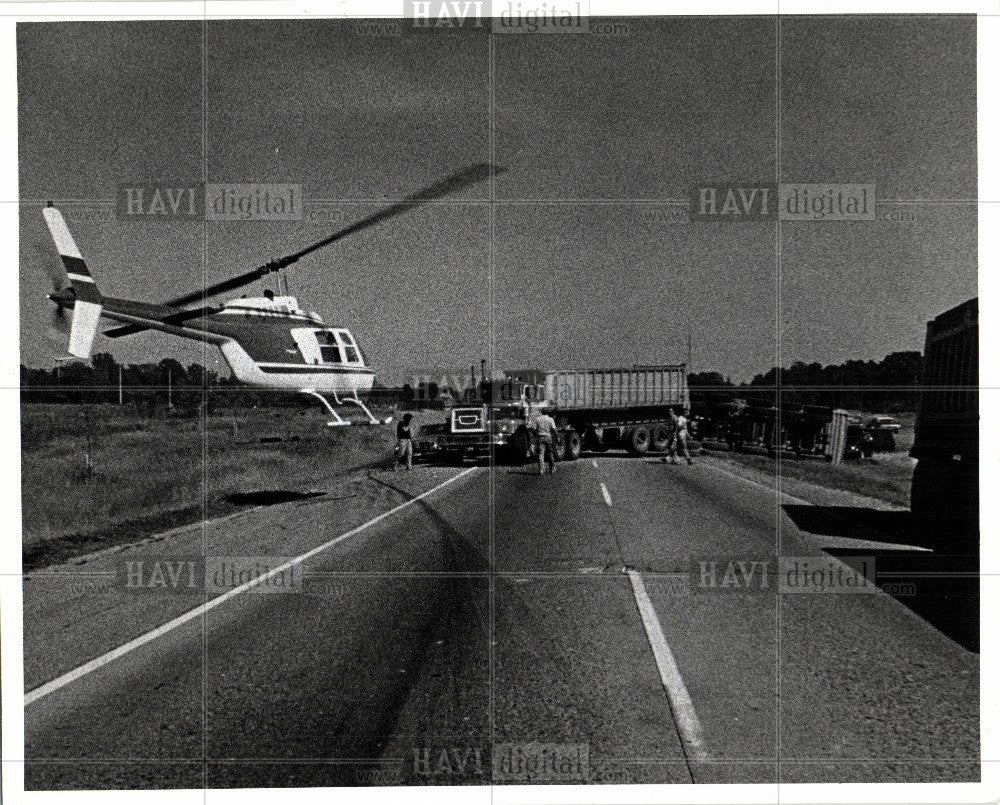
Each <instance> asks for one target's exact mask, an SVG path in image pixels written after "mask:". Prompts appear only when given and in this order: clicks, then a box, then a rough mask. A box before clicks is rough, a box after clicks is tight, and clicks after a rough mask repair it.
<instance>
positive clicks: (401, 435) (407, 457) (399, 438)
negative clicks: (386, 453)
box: [392, 414, 413, 472]
mask: <svg viewBox="0 0 1000 805" xmlns="http://www.w3.org/2000/svg"><path fill="white" fill-rule="evenodd" d="M412 421H413V414H404V415H403V418H402V419H401V420H400V422H399V424H397V425H396V460H395V462H394V463H393V465H392V471H393V472H396V470H398V469H399V465H400V464H402V463H403V462H404V461H405V462H406V469H407V470H412V469H413V426H412V425H411V424H410V423H411V422H412Z"/></svg>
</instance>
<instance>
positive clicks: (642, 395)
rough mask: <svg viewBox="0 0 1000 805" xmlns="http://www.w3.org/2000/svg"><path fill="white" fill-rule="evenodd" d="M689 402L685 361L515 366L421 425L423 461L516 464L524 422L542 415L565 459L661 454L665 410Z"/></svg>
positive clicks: (525, 445) (525, 454) (526, 438)
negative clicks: (486, 459)
mask: <svg viewBox="0 0 1000 805" xmlns="http://www.w3.org/2000/svg"><path fill="white" fill-rule="evenodd" d="M689 405H690V397H689V394H688V386H687V372H686V366H685V364H674V365H668V366H632V367H623V368H616V369H522V370H508V371H505V372H503V374H502V377H499V378H495V379H492V380H487V381H484V382H483V383H481V384H480V394H479V399H478V400H477V404H464V405H456V406H453V407H451V408H450V409H449V410H448V411H447V414H446V421H445V422H443V423H438V424H434V425H427V426H424V427H423V428H421V429H420V430H419V431H418V433H417V434H416V438H415V440H414V447H415V451H416V453H417V454H418V455H422V456H425V457H431V456H435V455H436V456H441V457H458V456H460V455H469V454H472V455H483V454H487V453H490V452H493V453H494V455H495V456H496V457H497V458H499V459H502V460H507V461H510V462H513V463H522V462H524V461H527V460H529V459H530V458H531V457H532V455H533V452H534V445H533V443H532V438H531V434H530V433H529V430H528V420H529V417H530V416H531V414H532V412H534V411H535V410H542V411H545V412H546V413H548V414H549V415H550V416H552V417H553V418H554V419H555V421H556V426H557V434H556V444H555V453H556V457H557V458H558V459H559V460H563V461H573V460H575V459H577V458H579V456H580V453H581V451H582V450H583V449H584V448H586V449H588V450H594V451H604V450H609V449H612V448H624V449H626V450H628V451H629V452H631V453H633V454H635V455H642V454H644V453H647V452H649V451H650V450H654V451H663V450H666V449H667V447H668V445H669V443H670V438H671V417H670V412H671V411H672V410H673V411H675V412H678V413H679V412H680V411H682V410H684V409H686V408H688V407H689Z"/></svg>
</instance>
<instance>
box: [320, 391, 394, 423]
mask: <svg viewBox="0 0 1000 805" xmlns="http://www.w3.org/2000/svg"><path fill="white" fill-rule="evenodd" d="M302 393H303V394H309V395H310V396H312V397H315V398H316V399H317V400H319V401H320V402H321V403H323V406H324V407H325V408H326V410H327V411H329V412H330V415H331V416H332V417H333V419H332V420H330V421H329V422H327V423H326V424H327V425H328V426H329V427H331V428H336V427H347V426H348V425H353V424H355V423H353V422H350V421H349V420H346V419H344V418H343V417H342V416H341V415H340V414H339V413H337V410H336V409H335V408H334V407H333V406H332V405H330V402H329V400H327V399H326V397H324V396H323V395H322V394H320V393H319V392H318V391H316V389H302ZM330 394H331V395H332V396H333V401H334V402H335V403H336V404H337V405H347V404H348V403H351V404H352V405H356V406H358V408H360V409H361V410H362V411H364V412H365V415H366V416H367V417H368V421H367V422H364V423H357V424H364V425H383V424H385V425H388V424H389V423H390V422H391V421H392V417H387V418H386V419H385V421H384V422H383V421H382V420H379V419H376V418H375V416H374V415H373V414H372V412H371V411H369V410H368V406H366V405H365V404H364V403H363V402H361V400H360V399H359V397H358V392H357V390H355V391H353V392H352V393H351V395H350V396H349V397H347V396H345V397H344V398H343V399H341V398H340V397H338V396H337V393H336V392H330Z"/></svg>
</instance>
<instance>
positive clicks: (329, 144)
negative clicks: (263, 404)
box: [18, 16, 976, 383]
mask: <svg viewBox="0 0 1000 805" xmlns="http://www.w3.org/2000/svg"><path fill="white" fill-rule="evenodd" d="M628 25H629V32H628V35H623V36H592V35H586V34H574V35H555V34H546V35H535V36H532V35H498V36H495V37H494V38H493V45H494V50H493V59H494V64H493V66H494V71H493V75H494V82H493V83H492V85H491V81H490V59H491V49H490V37H489V35H488V34H486V33H484V31H483V30H482V29H463V30H456V31H445V32H439V33H426V32H421V33H412V32H410V31H408V30H404V35H403V36H400V37H376V36H368V35H362V34H361V33H360V32H359V31H358V29H357V28H356V23H353V22H345V21H309V22H305V21H233V22H209V23H208V24H207V25H203V24H202V23H200V22H152V23H151V22H135V23H105V22H95V23H72V24H70V23H54V24H37V23H33V24H22V25H20V26H19V27H18V98H19V109H18V115H19V119H18V125H19V132H20V154H19V158H20V177H21V199H22V205H21V251H20V255H21V267H20V268H21V274H20V286H21V356H22V362H24V363H27V364H30V365H48V364H51V362H52V359H53V357H54V356H55V355H57V354H60V353H61V352H62V351H64V349H65V343H64V337H62V336H60V337H59V338H58V339H57V338H56V337H55V334H54V333H53V332H52V328H51V325H50V320H51V312H50V308H51V305H50V304H49V303H48V302H47V301H46V300H45V294H46V293H47V292H48V289H49V286H48V280H47V279H46V276H47V275H46V268H45V267H46V266H47V265H51V264H52V263H53V262H56V263H57V261H58V257H57V255H56V253H55V250H54V247H53V246H52V244H51V240H50V238H49V236H48V232H47V231H46V229H45V226H44V223H43V220H42V216H41V211H40V207H41V205H42V204H43V203H44V201H45V200H48V199H52V200H53V201H55V202H56V203H57V204H60V205H61V206H62V208H63V210H64V212H65V214H66V217H67V220H68V221H69V224H70V227H71V229H72V231H73V233H74V235H75V237H76V240H77V243H78V245H79V246H80V248H81V250H82V252H83V254H84V257H85V258H86V259H87V260H88V263H89V264H90V267H91V271H92V273H93V274H94V275H95V277H96V278H97V281H98V283H99V287H100V288H101V290H102V291H103V292H104V293H105V294H107V295H111V296H125V297H131V298H141V299H146V300H150V301H157V300H160V299H164V298H168V297H171V296H176V295H179V294H180V293H183V292H185V291H189V290H194V289H197V288H198V287H200V286H201V284H202V283H203V282H215V281H218V280H221V279H224V278H226V277H228V276H230V275H232V274H236V273H240V272H242V271H245V270H247V269H249V268H252V267H254V266H257V265H259V264H261V263H262V262H264V261H266V260H268V259H270V258H273V257H275V256H278V255H280V254H284V253H287V252H290V251H294V250H296V249H298V248H301V247H302V246H304V245H306V244H308V243H310V242H312V241H314V240H317V239H319V238H321V237H323V236H324V235H325V234H327V232H328V231H330V230H332V229H334V228H337V227H339V226H342V225H345V224H347V223H349V222H350V221H352V220H354V219H355V218H358V217H361V216H363V215H365V214H366V213H368V212H371V211H374V210H375V209H376V208H377V204H376V203H375V201H376V200H384V201H385V202H388V201H389V200H391V199H393V198H397V197H399V196H401V195H405V194H408V193H411V192H413V191H415V190H417V189H419V188H420V187H422V186H423V185H426V184H428V183H430V182H433V181H435V180H437V179H439V178H442V177H443V176H446V175H448V174H450V173H452V172H454V171H456V170H459V169H461V168H463V167H465V166H467V165H469V164H471V163H475V162H482V161H487V160H489V158H490V151H491V142H492V145H493V147H494V154H495V160H496V163H497V164H498V165H501V166H503V167H504V168H505V169H506V172H505V173H504V174H503V175H501V176H499V177H497V179H496V181H495V185H494V192H495V199H496V203H495V204H493V205H490V204H489V203H488V200H489V194H490V188H489V185H488V184H483V185H481V186H479V187H476V188H472V189H469V190H467V191H464V192H463V193H461V194H459V195H458V196H456V197H454V198H453V199H452V200H451V201H452V203H449V204H442V205H437V206H427V207H422V208H420V209H417V210H413V211H411V212H409V213H408V214H407V215H405V216H403V217H399V218H396V219H394V220H391V221H388V222H386V223H384V224H381V225H379V226H378V227H376V228H373V229H370V230H368V231H367V232H366V233H364V234H363V235H359V236H355V237H353V238H351V239H347V240H345V241H343V242H341V243H338V244H336V245H334V246H333V247H331V248H329V249H326V250H323V251H321V252H318V253H317V254H315V255H313V256H310V257H308V258H306V259H304V260H303V261H302V262H301V263H300V264H299V265H298V267H296V268H295V269H293V270H292V271H291V272H290V273H289V283H290V286H291V290H292V292H293V293H294V294H296V295H297V296H298V297H299V298H300V301H301V303H302V304H303V306H304V307H307V308H309V309H315V310H318V311H320V312H321V313H322V314H323V315H324V317H325V318H326V320H327V321H328V322H330V323H335V324H336V325H338V326H346V327H349V328H350V329H351V330H352V331H353V332H354V334H355V336H356V337H357V339H358V340H359V341H360V343H361V344H362V347H363V348H364V349H365V351H366V353H367V354H368V357H369V359H370V361H371V362H372V363H373V364H374V365H375V367H376V369H377V370H378V376H379V378H380V379H381V380H382V381H383V382H387V383H392V382H402V381H403V380H405V379H407V378H408V377H409V376H410V375H411V374H412V373H413V372H415V371H421V370H434V371H438V370H461V369H463V368H465V367H467V366H468V365H469V364H470V363H472V362H476V363H478V360H479V358H480V357H486V356H487V354H488V352H489V350H490V340H489V332H490V323H491V321H492V323H493V329H494V333H495V352H494V358H495V362H496V364H497V365H498V366H502V367H522V366H527V365H531V366H587V365H604V366H608V365H616V364H632V363H658V362H672V361H677V360H683V359H684V358H685V356H686V351H687V347H686V341H687V336H688V334H690V335H691V337H692V341H693V367H694V369H695V370H707V369H717V370H719V371H722V372H723V373H724V374H728V375H731V376H733V377H734V379H748V378H749V377H751V376H752V375H753V374H755V373H757V372H761V371H765V370H766V369H767V368H769V367H770V366H772V365H773V364H774V362H775V361H776V360H777V355H778V350H779V340H778V339H779V335H780V356H781V361H782V363H784V364H788V363H791V362H792V361H793V360H805V361H814V360H816V361H820V362H821V363H831V362H840V361H842V360H845V359H847V358H881V357H882V356H884V355H885V354H886V353H888V352H891V351H895V350H904V349H920V348H921V346H922V341H923V334H924V325H925V322H926V320H927V319H929V318H931V317H932V316H934V315H936V314H937V313H938V312H940V311H942V310H944V309H945V308H948V307H950V306H952V305H954V304H957V303H959V302H961V301H964V300H965V299H967V298H969V297H971V296H973V295H975V293H976V219H975V210H976V207H975V205H974V204H968V203H962V201H963V200H965V201H966V202H968V201H969V200H974V199H975V197H976V94H975V91H976V83H975V66H976V54H975V41H976V30H975V19H974V18H973V17H940V16H937V17H881V18H879V17H852V18H831V17H822V18H821V17H815V18H809V17H803V18H783V19H782V21H781V31H780V39H779V35H778V30H777V26H776V21H775V19H774V18H772V17H767V18H765V17H753V18H738V17H734V18H715V19H709V18H683V19H678V18H659V19H645V18H643V19H631V20H629V21H628ZM203 48H205V50H204V51H203ZM779 55H780V81H779V74H778V62H779V58H778V56H779ZM203 57H204V58H203ZM203 65H204V66H203ZM779 85H780V89H781V92H780V126H779V124H778V116H779V115H778V99H777V98H776V87H778V86H779ZM491 97H492V102H493V106H492V108H493V110H494V114H493V119H492V126H491V118H490V112H491ZM491 132H492V140H491ZM779 132H780V138H779ZM779 142H780V150H779ZM779 154H780V156H779ZM779 159H780V171H779ZM203 176H204V177H205V178H207V180H208V181H210V182H292V183H300V184H302V185H303V188H304V193H305V197H306V200H307V206H306V209H307V211H308V210H310V209H311V210H315V211H321V212H320V213H319V214H320V216H321V220H316V221H296V222H270V223H261V222H226V223H216V222H209V223H208V224H206V225H202V224H201V223H173V224H166V223H162V222H141V223H135V222H130V223H123V222H120V221H118V220H117V219H116V218H115V214H114V206H113V201H114V196H115V192H116V188H117V186H118V185H119V184H124V183H129V182H137V183H148V182H155V181H161V180H168V179H175V178H176V179H179V180H184V181H187V180H194V181H197V180H200V179H202V178H203ZM779 176H780V179H781V180H782V181H796V182H834V181H839V182H874V183H875V184H876V193H877V196H878V197H879V198H880V199H905V200H916V201H917V202H919V203H916V204H906V205H901V204H894V205H888V204H880V205H879V212H880V213H881V212H887V213H888V212H891V213H899V212H904V211H905V212H907V213H911V214H912V215H913V217H914V218H915V220H912V221H903V222H900V221H882V220H877V221H874V222H839V223H833V222H823V223H816V222H809V223H799V222H794V223H793V222H785V223H782V224H781V225H780V227H779V226H778V225H777V224H776V223H774V222H759V223H744V224H735V223H725V224H717V223H676V222H672V221H669V220H666V219H665V217H664V213H666V212H667V210H668V207H667V206H666V204H663V205H659V204H649V203H645V202H648V201H649V200H657V199H662V200H664V201H666V200H669V199H680V198H686V197H687V196H688V195H689V189H690V188H691V187H692V186H695V185H698V184H709V183H713V182H723V181H742V182H748V183H754V182H757V183H760V182H773V181H775V180H776V179H777V178H779ZM316 199H323V200H328V201H324V202H323V203H317V202H316V201H315V200H316ZM338 200H347V201H348V202H350V203H347V202H341V201H338ZM366 200H367V201H368V203H365V202H366ZM82 202H89V203H82ZM639 202H643V203H639ZM674 209H677V208H674ZM491 231H492V233H493V234H492V248H491ZM779 272H780V273H779ZM491 288H492V293H493V297H492V304H491V297H490V292H491ZM256 290H257V286H251V287H250V288H249V289H248V291H250V292H254V291H256ZM94 348H95V351H112V352H114V353H115V354H116V355H117V356H118V358H119V359H120V360H123V361H126V362H141V361H147V360H158V359H159V358H160V357H162V356H164V355H171V356H175V357H179V358H180V359H181V360H184V361H191V360H199V361H202V360H204V359H203V358H202V357H201V347H200V346H197V345H194V344H193V342H184V341H181V340H179V339H174V338H171V337H169V336H166V335H162V334H144V335H140V336H134V337H132V338H131V339H123V340H121V341H117V342H112V341H109V340H107V339H102V338H100V337H99V338H98V340H97V342H96V343H95V347H94ZM207 357H208V362H209V364H210V365H213V366H222V362H221V357H220V356H218V355H217V353H216V352H215V351H214V350H211V351H209V353H207Z"/></svg>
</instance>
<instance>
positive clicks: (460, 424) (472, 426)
mask: <svg viewBox="0 0 1000 805" xmlns="http://www.w3.org/2000/svg"><path fill="white" fill-rule="evenodd" d="M485 430H486V416H485V414H484V412H483V409H482V408H456V409H455V410H453V411H452V412H451V432H452V433H482V432H483V431H485Z"/></svg>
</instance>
